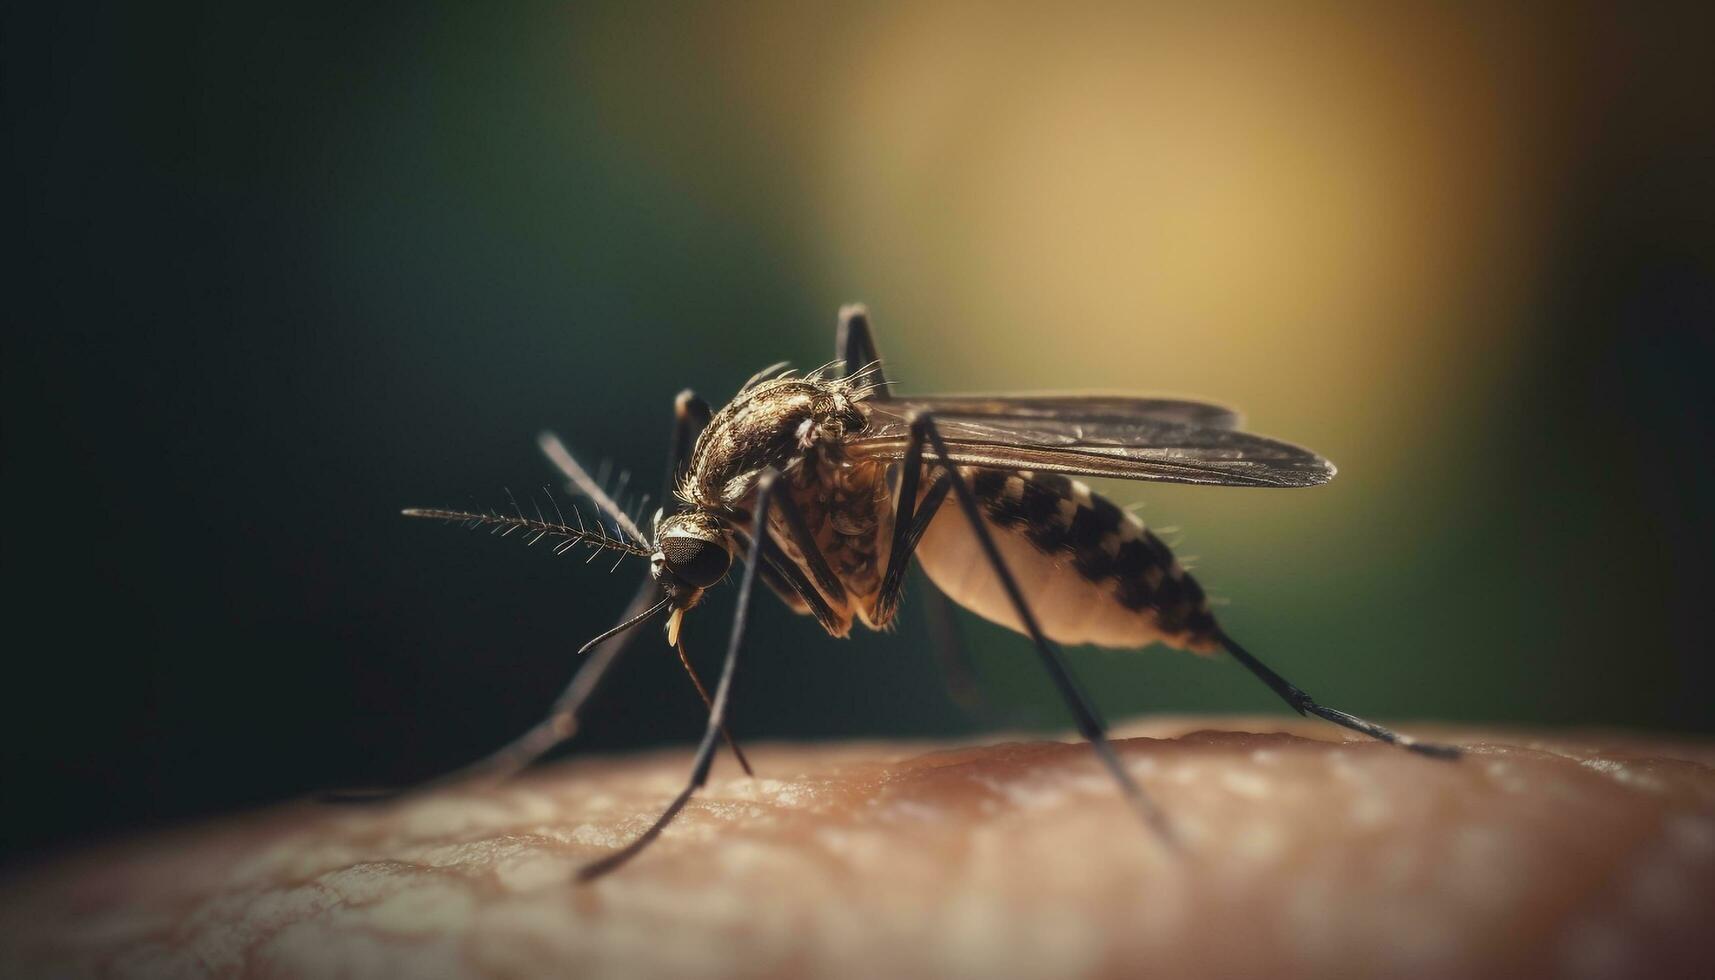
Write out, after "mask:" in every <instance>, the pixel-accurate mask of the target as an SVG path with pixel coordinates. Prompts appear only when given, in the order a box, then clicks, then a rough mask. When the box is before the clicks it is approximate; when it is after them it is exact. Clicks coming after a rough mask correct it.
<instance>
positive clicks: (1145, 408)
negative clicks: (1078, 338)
mask: <svg viewBox="0 0 1715 980" xmlns="http://www.w3.org/2000/svg"><path fill="white" fill-rule="evenodd" d="M889 404H890V405H891V406H892V407H894V408H898V409H899V410H900V411H901V412H908V411H919V412H934V413H936V414H937V415H942V416H947V417H955V416H971V417H981V418H986V419H1001V418H1006V419H1054V420H1065V421H1078V422H1083V423H1086V424H1096V423H1104V422H1111V423H1123V422H1150V421H1154V422H1178V423H1181V424H1184V425H1200V426H1203V427H1205V428H1210V429H1236V428H1238V427H1239V421H1240V420H1239V413H1238V412H1236V411H1234V410H1233V409H1230V408H1228V407H1226V406H1225V405H1215V404H1211V403H1209V402H1199V401H1190V400H1188V399H1183V398H1138V397H1134V396H1131V395H1100V394H1090V393H1088V392H1083V393H1079V394H1060V393H1054V392H1042V393H1034V392H1033V393H1031V394H1028V395H908V396H903V397H899V398H894V399H889Z"/></svg>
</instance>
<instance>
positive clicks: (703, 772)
mask: <svg viewBox="0 0 1715 980" xmlns="http://www.w3.org/2000/svg"><path fill="white" fill-rule="evenodd" d="M776 476H777V474H776V473H775V472H774V471H773V470H769V471H768V472H766V473H764V474H763V475H762V479H761V480H759V481H758V482H757V485H756V513H755V517H754V522H753V526H754V527H756V528H757V529H758V530H759V532H760V533H758V534H756V535H754V536H752V538H751V542H750V560H749V561H747V562H746V563H745V566H744V576H743V578H741V579H740V580H739V586H738V606H737V608H736V609H735V610H734V611H733V617H732V636H731V638H730V639H729V640H728V641H727V648H726V660H725V662H724V663H722V664H721V678H720V680H719V681H718V682H717V683H716V684H715V695H714V699H713V701H712V702H711V703H710V704H709V723H708V726H707V727H706V728H704V729H703V740H702V742H701V743H699V744H698V745H697V755H696V758H695V760H694V761H693V762H692V763H691V778H690V779H689V780H687V781H686V783H685V788H684V789H683V790H680V791H679V795H678V796H676V797H674V798H673V802H671V803H669V804H667V809H666V810H664V811H662V813H661V815H660V816H659V817H657V818H656V819H655V822H654V823H653V824H650V826H649V829H648V830H645V831H644V832H643V833H642V834H640V835H639V836H638V837H637V839H636V840H634V841H632V842H631V843H630V844H627V845H626V846H625V847H623V848H621V849H619V850H617V851H615V852H613V853H612V854H609V855H608V856H607V857H604V858H602V859H601V860H599V861H595V862H592V863H590V864H586V865H584V867H583V868H581V869H579V871H578V880H579V881H591V880H594V879H596V878H599V877H601V876H602V875H604V874H607V873H608V872H610V871H612V870H614V869H615V868H618V867H619V866H620V865H622V864H624V863H625V862H627V861H629V860H631V859H632V858H634V857H636V856H637V855H638V854H639V853H641V852H642V850H643V849H644V848H646V847H648V846H649V844H650V843H651V842H652V841H654V840H655V838H657V837H659V836H661V831H662V830H663V829H664V828H665V827H666V826H667V825H668V824H669V823H671V822H672V821H673V818H674V817H676V816H678V815H679V811H680V810H683V809H684V808H685V804H686V803H688V802H690V800H691V795H692V794H693V793H695V792H696V791H697V790H698V789H700V788H702V785H703V783H704V782H705V781H707V779H708V778H709V766H710V765H711V764H712V763H713V762H714V758H715V746H716V744H717V743H718V741H719V739H720V735H721V724H722V722H723V721H724V720H725V719H726V707H727V700H728V698H729V696H730V695H731V693H732V676H733V671H734V668H736V667H737V666H738V651H739V648H740V647H741V646H743V645H744V627H745V623H746V621H747V620H748V619H749V618H750V597H751V596H752V595H753V594H754V593H755V592H756V570H757V567H758V566H759V565H761V564H762V561H763V557H762V542H764V541H766V540H767V539H768V534H767V532H766V530H765V529H766V528H767V527H768V511H769V507H770V505H771V504H772V503H773V502H774V498H775V485H776Z"/></svg>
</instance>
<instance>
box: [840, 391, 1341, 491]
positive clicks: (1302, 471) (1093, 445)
mask: <svg viewBox="0 0 1715 980" xmlns="http://www.w3.org/2000/svg"><path fill="white" fill-rule="evenodd" d="M866 405H867V407H868V408H869V411H870V422H869V426H868V428H866V429H865V430H864V431H863V432H862V433H860V434H858V435H855V436H852V437H849V438H848V439H847V440H846V442H845V449H846V452H847V453H848V454H850V455H851V456H854V457H860V458H861V457H867V458H871V459H899V458H902V457H903V456H904V455H905V449H906V445H907V443H908V442H909V440H910V421H909V419H910V417H911V414H912V413H913V412H919V411H932V412H934V413H935V420H936V426H937V428H939V430H940V432H941V436H942V438H944V439H945V440H946V441H947V449H948V451H949V453H951V455H952V461H953V462H955V463H958V464H960V465H965V466H982V467H988V468H990V469H1002V470H1043V471H1045V472H1051V473H1065V474H1069V475H1073V476H1109V477H1117V478H1119V479H1124V480H1157V481H1162V482H1167V483H1200V484H1208V485H1214V486H1232V487H1310V486H1317V485H1319V484H1323V483H1327V482H1328V481H1329V480H1330V479H1332V478H1333V476H1334V464H1332V463H1330V462H1328V461H1327V460H1325V459H1323V458H1322V457H1320V456H1318V455H1316V454H1315V453H1313V452H1310V451H1309V450H1307V449H1301V448H1299V447H1298V446H1293V445H1290V444H1288V443H1284V442H1278V441H1276V440H1274V439H1267V438H1264V437H1262V436H1255V435H1251V434H1249V433H1245V432H1239V431H1237V430H1235V429H1233V428H1232V425H1234V424H1236V421H1237V417H1236V416H1235V415H1234V414H1233V413H1232V412H1230V411H1228V410H1226V409H1221V408H1219V407H1217V406H1213V405H1204V404H1202V403H1200V402H1181V401H1166V400H1162V399H1145V398H1129V399H1128V398H1120V397H1109V396H1091V397H1089V398H1078V397H1034V396H1031V397H1022V398H1008V397H1001V396H993V397H974V396H973V397H966V396H959V397H947V398H901V399H888V400H883V401H871V402H867V403H866ZM1199 418H1203V419H1207V420H1208V421H1197V419H1199ZM924 456H925V458H930V459H933V458H934V451H933V450H932V449H929V448H925V450H924Z"/></svg>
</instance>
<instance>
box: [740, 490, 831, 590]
mask: <svg viewBox="0 0 1715 980" xmlns="http://www.w3.org/2000/svg"><path fill="white" fill-rule="evenodd" d="M774 506H775V509H777V510H779V511H780V516H781V517H782V518H783V519H784V520H785V523H786V534H787V536H788V537H790V538H791V539H792V543H793V544H795V545H797V546H798V552H799V553H800V554H802V555H803V556H804V561H805V562H806V563H808V564H809V566H810V574H811V575H814V576H815V578H816V584H817V585H819V586H821V588H822V592H823V593H824V594H826V595H827V597H828V599H829V600H830V601H832V602H843V601H845V598H846V587H845V586H844V585H843V584H841V583H840V579H839V576H837V575H835V574H834V570H833V568H831V567H830V566H829V565H828V556H827V555H824V554H822V546H821V545H819V544H817V543H816V536H815V535H814V534H812V533H810V525H809V524H807V523H806V522H805V521H804V512H803V511H801V510H799V509H798V502H797V501H796V500H793V499H792V495H791V494H789V493H780V494H777V495H776V496H775V500H774ZM755 526H756V527H758V528H761V527H763V525H755Z"/></svg>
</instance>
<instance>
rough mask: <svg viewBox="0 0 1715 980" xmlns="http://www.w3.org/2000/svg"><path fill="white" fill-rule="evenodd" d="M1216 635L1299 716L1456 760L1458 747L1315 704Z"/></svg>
mask: <svg viewBox="0 0 1715 980" xmlns="http://www.w3.org/2000/svg"><path fill="white" fill-rule="evenodd" d="M1219 637H1220V641H1221V645H1222V646H1224V647H1226V648H1227V652H1228V653H1230V654H1232V655H1233V659H1234V660H1237V661H1238V662H1239V663H1241V664H1244V666H1245V669H1246V670H1249V671H1250V672H1251V673H1253V674H1255V675H1256V676H1257V677H1259V678H1261V680H1262V682H1263V683H1264V684H1267V685H1268V686H1269V687H1270V688H1271V689H1273V691H1274V693H1276V694H1278V695H1280V697H1281V700H1283V701H1285V702H1286V703H1287V704H1289V705H1291V706H1292V710H1294V711H1296V712H1298V713H1299V714H1301V715H1303V714H1312V715H1315V716H1316V717H1318V718H1323V719H1326V720H1328V721H1331V722H1333V723H1334V724H1336V725H1339V726H1340V727H1341V728H1349V729H1351V730H1352V731H1354V732H1361V733H1363V734H1365V735H1368V736H1369V737H1371V738H1374V739H1379V740H1381V741H1383V742H1388V743H1390V744H1393V745H1397V746H1399V747H1400V748H1403V749H1410V750H1411V751H1413V752H1418V753H1421V754H1423V755H1427V756H1430V757H1431V758H1436V759H1457V758H1458V757H1459V755H1460V754H1461V750H1460V749H1459V748H1458V746H1454V745H1439V744H1437V743H1435V742H1419V741H1417V740H1416V739H1414V738H1412V737H1411V736H1409V735H1401V734H1399V733H1398V732H1395V731H1393V730H1391V729H1388V728H1384V727H1382V726H1381V725H1378V724H1376V723H1375V722H1373V721H1365V720H1364V719H1362V718H1359V717H1358V716H1357V715H1352V714H1347V713H1346V712H1344V711H1341V710H1339V709H1338V708H1328V707H1324V706H1322V705H1320V704H1317V703H1316V701H1315V700H1314V699H1313V698H1311V697H1310V695H1308V694H1305V693H1304V692H1303V691H1300V690H1299V689H1298V688H1297V687H1295V686H1294V685H1293V684H1292V683H1291V682H1289V681H1288V680H1287V679H1286V678H1284V677H1282V676H1280V675H1279V674H1277V673H1275V672H1274V671H1272V670H1270V669H1268V667H1267V665H1265V664H1264V663H1263V662H1262V661H1260V660H1258V659H1257V658H1256V657H1254V656H1252V655H1251V653H1250V651H1248V650H1246V649H1245V648H1244V647H1241V646H1239V645H1238V643H1237V642H1235V641H1234V640H1233V638H1232V637H1230V636H1228V635H1227V634H1225V633H1221V634H1219Z"/></svg>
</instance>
